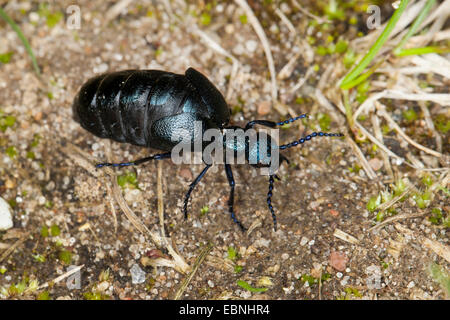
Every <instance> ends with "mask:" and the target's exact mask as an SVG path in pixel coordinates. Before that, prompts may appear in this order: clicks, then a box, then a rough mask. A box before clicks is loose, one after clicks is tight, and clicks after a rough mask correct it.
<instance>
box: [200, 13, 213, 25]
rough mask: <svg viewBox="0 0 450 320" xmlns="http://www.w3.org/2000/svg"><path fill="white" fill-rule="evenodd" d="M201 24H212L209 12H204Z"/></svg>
mask: <svg viewBox="0 0 450 320" xmlns="http://www.w3.org/2000/svg"><path fill="white" fill-rule="evenodd" d="M200 23H201V24H202V25H204V26H207V25H209V24H210V23H211V15H210V14H209V13H208V12H203V13H202V14H201V16H200Z"/></svg>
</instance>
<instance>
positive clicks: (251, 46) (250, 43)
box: [245, 40, 258, 53]
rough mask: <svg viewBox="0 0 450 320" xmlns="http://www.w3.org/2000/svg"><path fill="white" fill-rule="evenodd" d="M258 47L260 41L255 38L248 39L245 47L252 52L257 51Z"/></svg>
mask: <svg viewBox="0 0 450 320" xmlns="http://www.w3.org/2000/svg"><path fill="white" fill-rule="evenodd" d="M257 47H258V42H256V41H255V40H248V41H247V42H246V43H245V48H246V49H247V50H248V51H249V52H250V53H253V52H255V50H256V48H257Z"/></svg>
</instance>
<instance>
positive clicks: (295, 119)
mask: <svg viewBox="0 0 450 320" xmlns="http://www.w3.org/2000/svg"><path fill="white" fill-rule="evenodd" d="M306 117H308V114H307V113H304V114H301V115H299V116H298V117H294V118H290V119H287V120H284V121H281V122H277V126H282V125H285V124H288V123H292V122H294V121H297V120H300V119H303V118H306Z"/></svg>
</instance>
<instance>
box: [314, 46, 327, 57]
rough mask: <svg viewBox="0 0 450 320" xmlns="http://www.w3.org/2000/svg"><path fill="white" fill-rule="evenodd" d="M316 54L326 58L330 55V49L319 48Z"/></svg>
mask: <svg viewBox="0 0 450 320" xmlns="http://www.w3.org/2000/svg"><path fill="white" fill-rule="evenodd" d="M316 53H317V54H318V55H320V56H325V55H327V54H328V49H327V48H326V47H324V46H318V47H317V48H316Z"/></svg>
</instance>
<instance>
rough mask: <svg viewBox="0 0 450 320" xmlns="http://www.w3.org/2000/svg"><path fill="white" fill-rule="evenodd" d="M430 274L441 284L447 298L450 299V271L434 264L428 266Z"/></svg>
mask: <svg viewBox="0 0 450 320" xmlns="http://www.w3.org/2000/svg"><path fill="white" fill-rule="evenodd" d="M428 272H429V274H430V276H431V278H432V279H433V280H434V281H436V282H437V283H439V285H440V286H441V288H442V290H443V291H444V292H445V294H446V295H447V297H450V274H449V273H448V271H447V270H446V269H445V268H443V267H441V266H440V265H438V264H437V263H434V262H432V263H431V264H430V265H429V266H428Z"/></svg>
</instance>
